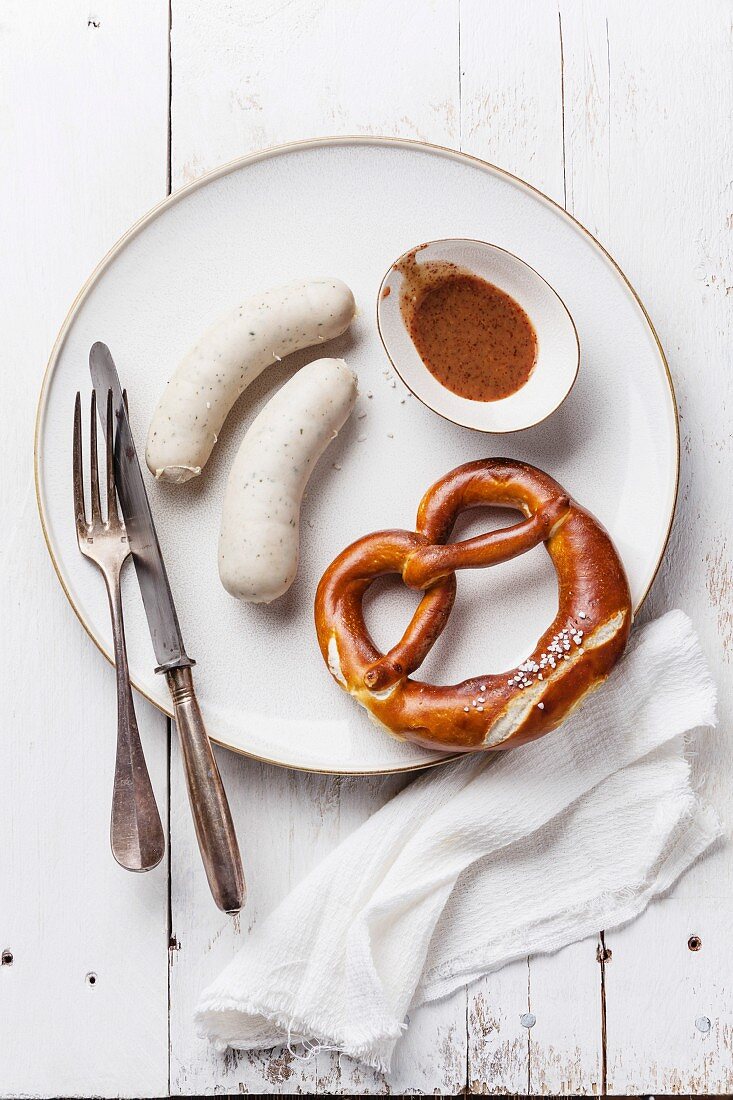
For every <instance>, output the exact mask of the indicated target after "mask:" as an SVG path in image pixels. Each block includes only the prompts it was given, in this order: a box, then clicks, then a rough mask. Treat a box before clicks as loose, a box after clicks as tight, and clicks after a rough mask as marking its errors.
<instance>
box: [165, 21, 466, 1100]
mask: <svg viewBox="0 0 733 1100" xmlns="http://www.w3.org/2000/svg"><path fill="white" fill-rule="evenodd" d="M405 42H406V40H405V30H404V11H402V10H400V8H399V5H397V6H395V5H394V4H393V3H391V2H390V0H346V2H344V0H298V2H296V3H292V4H277V5H273V4H271V3H269V2H267V0H256V2H254V3H249V4H246V5H232V4H229V3H226V2H225V0H215V2H213V3H210V4H208V5H206V6H205V7H202V5H200V4H199V3H197V2H195V0H174V2H173V18H172V77H173V96H172V149H173V158H172V168H173V183H174V186H178V185H180V184H182V183H185V182H187V181H188V180H190V179H193V178H195V177H196V176H197V175H199V174H200V173H201V172H203V171H204V170H206V169H209V168H211V167H213V166H214V165H216V164H218V163H220V162H222V161H226V160H228V159H230V158H232V157H234V156H237V155H239V154H242V153H246V152H248V151H250V150H252V149H256V148H261V147H264V146H268V145H273V144H277V143H279V142H283V141H286V140H291V139H298V138H303V137H310V136H315V135H317V134H323V133H386V134H398V135H402V136H407V137H418V138H425V139H427V140H430V141H434V142H438V143H444V144H448V145H457V144H458V136H459V133H458V127H459V118H458V103H459V99H458V85H459V70H458V3H457V0H450V2H449V3H445V2H438V0H431V2H429V3H425V4H420V5H417V6H414V7H413V8H412V9H411V11H410V19H409V49H406V48H405ZM219 759H220V761H221V763H222V770H223V773H224V777H225V781H226V782H227V785H228V790H229V792H230V798H231V802H232V809H233V813H234V816H235V819H236V821H237V824H238V826H239V829H240V834H241V838H242V846H243V850H244V854H245V862H246V863H247V867H248V875H249V881H250V884H251V896H250V901H249V903H248V906H247V909H246V911H245V912H244V913H243V914H242V917H241V927H242V929H243V930H246V928H248V927H250V926H251V925H252V923H253V922H254V921H256V920H259V919H261V917H262V916H263V915H264V914H265V913H266V912H268V911H269V909H270V908H272V906H273V905H274V904H275V903H276V901H277V900H278V899H279V898H280V897H282V896H283V895H284V894H285V893H286V891H287V890H288V889H289V888H290V887H291V886H292V885H293V884H294V883H295V882H296V881H297V880H298V879H299V878H300V877H301V876H302V875H303V874H304V873H305V872H306V870H307V869H308V867H310V866H312V865H313V864H314V863H315V862H316V861H317V860H318V859H319V858H320V857H321V856H322V855H324V854H325V853H326V852H327V851H330V850H331V849H332V848H333V846H334V845H335V844H337V843H338V841H339V839H340V838H341V837H342V836H345V835H346V834H347V832H349V831H350V830H351V829H353V828H355V827H356V826H357V825H358V824H359V823H360V822H361V821H363V820H364V819H365V818H366V817H368V816H369V815H370V814H371V813H372V812H374V810H375V809H376V808H377V807H378V806H379V805H381V804H382V802H384V800H385V799H386V798H387V797H389V795H390V794H391V793H392V792H393V791H394V790H395V789H396V786H398V785H399V784H400V783H401V782H404V780H396V779H390V780H379V779H368V778H365V779H359V780H356V779H353V780H352V779H347V780H338V779H329V778H325V777H312V776H305V775H298V774H295V773H292V774H290V773H288V772H284V771H280V770H278V769H276V768H272V767H267V766H265V765H258V764H254V763H252V762H250V761H246V760H238V759H236V758H235V757H233V756H231V755H228V754H225V753H224V754H222V753H220V754H219ZM176 776H177V771H176V768H175V762H174V771H173V791H172V827H173V832H174V836H175V842H176V847H175V850H174V868H173V871H174V873H173V914H174V925H175V931H176V934H177V936H178V938H179V940H180V942H181V949H180V951H179V952H176V958H175V962H174V965H173V968H172V971H171V1003H172V1013H171V1046H172V1065H171V1089H172V1091H173V1092H174V1093H183V1094H185V1093H195V1092H212V1091H230V1092H236V1091H237V1090H242V1091H248V1092H255V1093H256V1092H273V1091H277V1092H284V1093H290V1092H297V1091H302V1092H322V1093H331V1094H346V1095H350V1094H357V1093H370V1092H375V1093H382V1092H387V1091H392V1092H395V1091H397V1092H401V1091H403V1090H410V1091H413V1090H414V1091H424V1092H433V1091H437V1092H447V1093H453V1092H457V1091H459V1090H460V1089H461V1088H462V1087H463V1085H464V1082H465V1074H466V1053H465V1051H466V1026H465V1017H466V1004H465V996H464V995H463V994H462V993H460V994H458V995H457V996H456V997H455V998H452V999H451V1000H450V1001H448V1002H446V1003H445V1004H443V1005H442V1006H440V1007H437V1006H433V1007H431V1008H428V1009H425V1010H423V1011H421V1012H417V1013H415V1014H414V1018H413V1020H412V1022H411V1027H410V1031H409V1034H408V1037H407V1039H406V1040H405V1041H404V1043H403V1044H402V1046H401V1049H400V1052H399V1055H398V1057H397V1059H396V1064H395V1067H394V1071H393V1073H392V1074H391V1075H390V1077H389V1078H388V1079H385V1078H383V1077H382V1076H381V1075H378V1074H374V1073H372V1072H371V1071H369V1070H366V1069H365V1068H364V1067H362V1066H358V1065H356V1064H355V1063H353V1062H352V1061H351V1060H350V1059H348V1058H346V1057H343V1056H341V1057H338V1056H337V1055H335V1054H333V1053H330V1052H322V1053H320V1054H319V1055H318V1056H317V1057H315V1058H313V1059H310V1060H308V1061H301V1060H299V1059H298V1058H297V1057H294V1056H293V1055H292V1054H291V1053H290V1052H288V1051H287V1050H284V1051H283V1050H276V1051H273V1052H272V1053H269V1052H257V1053H253V1054H251V1055H236V1054H233V1053H231V1052H230V1053H229V1054H228V1055H226V1056H221V1055H216V1054H214V1053H212V1052H211V1051H210V1050H208V1049H207V1047H206V1044H205V1043H203V1041H201V1040H198V1039H197V1038H196V1037H195V1035H194V1034H193V1032H192V1025H191V1021H190V1017H191V1012H192V1010H193V1006H194V1004H195V1001H196V998H197V996H198V994H199V992H200V990H201V989H202V987H203V986H204V985H205V983H206V982H207V981H208V980H209V979H210V978H211V977H213V976H214V975H215V974H216V973H217V972H218V970H219V969H221V967H223V965H224V964H225V962H226V961H227V959H228V958H230V957H231V955H232V953H233V952H234V951H235V950H236V947H237V943H238V933H237V932H236V931H235V930H234V928H233V927H232V926H231V925H230V924H228V923H227V921H226V919H225V918H222V917H221V916H220V915H219V914H217V913H216V911H215V910H213V908H212V906H211V904H210V902H209V900H208V899H207V898H206V896H205V889H202V887H201V884H200V882H199V881H198V879H199V878H200V876H199V872H198V865H197V863H198V855H197V853H196V851H195V848H194V846H193V844H192V843H191V837H190V829H189V827H188V823H187V821H186V812H185V793H184V792H183V790H182V787H181V785H180V782H179V781H178V780H177V778H176ZM209 945H211V946H209ZM436 1036H437V1037H438V1040H437V1046H436ZM301 1053H302V1052H301Z"/></svg>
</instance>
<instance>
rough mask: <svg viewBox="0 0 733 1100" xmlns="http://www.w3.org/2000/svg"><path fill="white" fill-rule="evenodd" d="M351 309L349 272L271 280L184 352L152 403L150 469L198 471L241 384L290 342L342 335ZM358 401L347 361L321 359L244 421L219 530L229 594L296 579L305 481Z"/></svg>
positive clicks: (258, 593) (254, 593) (174, 473)
mask: <svg viewBox="0 0 733 1100" xmlns="http://www.w3.org/2000/svg"><path fill="white" fill-rule="evenodd" d="M355 310H356V307H355V304H354V297H353V295H352V293H351V291H350V290H349V288H348V287H347V286H346V285H345V284H344V283H342V282H340V281H339V280H337V279H313V280H309V281H307V282H299V283H292V284H290V285H288V286H284V287H278V288H277V289H275V290H270V291H267V292H266V293H264V294H261V295H259V296H258V297H256V298H253V299H251V300H250V301H249V302H247V303H245V304H244V305H243V306H240V307H238V308H237V309H235V310H233V311H232V312H231V313H230V314H228V315H227V316H226V317H223V318H222V319H221V320H220V321H218V322H217V323H216V324H215V325H214V326H213V327H212V328H210V329H209V330H208V332H206V333H205V334H204V336H203V337H202V339H201V340H200V341H199V342H198V343H197V344H196V346H195V347H194V348H193V349H192V350H191V351H190V352H189V353H188V355H187V356H186V357H185V358H184V359H183V361H182V362H181V364H180V366H179V368H178V370H177V371H176V373H175V374H174V376H173V378H172V379H171V380H170V382H169V383H168V385H167V387H166V389H165V391H164V393H163V396H162V398H161V400H160V402H159V404H158V407H157V409H156V410H155V413H154V415H153V419H152V422H151V425H150V430H149V433H148V442H147V448H146V460H147V464H148V467H149V469H150V471H151V473H153V474H154V475H155V477H156V478H159V479H161V480H163V481H170V482H174V483H181V482H185V481H188V480H189V479H190V478H192V477H196V476H197V475H198V474H200V472H201V470H202V468H203V466H204V465H205V464H206V461H207V460H208V458H209V456H210V454H211V451H212V449H213V447H214V444H215V443H216V440H217V437H218V435H219V432H220V431H221V427H222V425H223V423H224V420H225V419H226V417H227V414H228V413H229V410H230V409H231V407H232V405H233V404H234V402H235V401H236V400H237V398H238V397H239V396H240V394H241V393H242V392H243V391H244V390H245V389H246V387H247V386H248V385H249V384H250V383H251V382H252V381H253V380H254V379H255V378H256V377H257V376H258V375H259V374H260V373H261V372H262V371H263V370H264V369H265V367H267V366H268V365H270V364H272V363H276V362H279V360H280V359H282V358H284V357H285V356H286V355H289V354H290V353H291V352H294V351H297V350H299V349H301V348H306V347H312V346H314V345H316V344H320V343H321V342H325V341H326V340H331V339H333V338H334V337H336V336H340V335H341V334H342V333H343V332H345V331H346V329H347V328H348V326H349V324H350V323H351V321H352V319H353V317H354V313H355ZM355 401H356V378H355V376H354V374H353V372H352V371H351V370H350V369H349V368H348V367H347V366H346V364H345V363H344V362H343V360H339V359H323V360H318V361H317V362H315V363H311V364H309V365H308V366H307V367H304V368H303V369H302V370H301V371H299V372H298V373H297V374H296V375H295V376H294V377H293V378H291V379H290V381H289V382H287V383H286V384H285V385H284V386H283V387H282V389H281V390H280V391H279V392H278V393H277V394H275V396H274V397H273V398H271V400H270V401H269V402H268V404H267V405H266V406H265V408H264V409H263V410H262V412H261V413H260V414H259V416H258V417H257V418H256V420H255V421H254V422H253V424H252V425H251V427H250V428H249V430H248V432H247V434H246V435H245V438H244V440H243V442H242V444H241V447H240V449H239V452H238V454H237V456H236V458H235V461H234V465H233V466H232V470H231V472H230V475H229V481H228V483H227V488H226V492H225V496H224V507H223V512H222V524H221V533H220V541H219V572H220V576H221V580H222V583H223V584H224V587H225V588H226V589H227V591H228V592H230V593H231V594H232V595H234V596H238V597H240V598H241V599H245V600H249V601H252V602H255V603H269V602H270V601H271V600H274V599H276V598H277V597H278V596H280V595H282V594H283V593H284V592H285V591H287V589H288V588H289V587H290V584H291V583H292V581H293V578H294V576H295V572H296V570H297V563H298V546H299V514H300V504H301V500H302V496H303V492H304V490H305V486H306V482H307V480H308V477H309V475H310V473H311V471H312V469H313V467H314V466H315V464H316V462H317V461H318V458H319V457H320V455H321V454H322V452H323V451H324V449H325V448H326V446H327V445H328V443H329V442H330V440H331V439H333V438H334V437H335V436H336V434H337V433H338V431H339V429H340V428H341V427H342V425H343V424H344V423H345V421H346V420H347V418H348V416H349V414H350V413H351V410H352V409H353V407H354V403H355Z"/></svg>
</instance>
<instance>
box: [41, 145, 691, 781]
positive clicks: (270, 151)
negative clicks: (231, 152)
mask: <svg viewBox="0 0 733 1100" xmlns="http://www.w3.org/2000/svg"><path fill="white" fill-rule="evenodd" d="M328 145H386V146H393V147H396V148H404V149H421V150H423V151H427V152H431V153H439V154H440V155H441V156H446V157H451V158H453V159H455V160H458V161H463V162H467V163H469V164H471V165H473V166H475V167H478V168H481V169H483V170H484V171H488V172H490V173H495V174H496V175H499V176H503V177H505V178H506V179H509V180H511V181H513V183H515V184H516V185H518V186H520V187H522V188H523V189H524V190H526V191H528V192H530V193H531V194H533V195H535V196H537V197H538V198H540V199H541V200H542V201H543V202H545V203H547V205H548V206H550V207H552V208H553V209H554V210H556V211H557V212H558V213H559V214H561V215H562V217H564V218H567V220H568V221H570V222H572V223H573V225H575V226H576V228H577V229H579V230H580V231H581V233H583V234H584V235H585V236H586V237H587V238H588V239H589V240H591V241H592V242H593V243H594V244H595V245H596V247H597V248H598V249H599V250H600V252H601V253H602V254H603V256H605V258H606V259H607V260H608V262H609V263H610V264H611V266H612V267H613V268H614V270H615V271H616V273H617V274H618V275H619V276H620V278H621V279H622V281H623V282H624V284H625V285H626V287H627V288H628V290H629V291H630V292H631V294H632V296H633V297H634V299H635V301H636V303H637V305H638V306H639V308H640V310H641V312H642V314H643V316H644V319H645V321H646V323H647V325H648V326H649V330H650V332H651V334H652V336H653V337H654V342H655V344H656V347H657V351H658V353H659V359H660V362H661V364H662V367H663V368H664V373H665V376H666V378H667V385H668V386H669V393H670V397H671V399H672V410H673V413H674V417H673V419H674V431H675V442H676V447H675V466H676V469H675V486H674V496H673V499H672V508H671V510H670V517H669V523H668V525H667V531H666V533H665V536H664V541H663V543H662V548H661V551H660V554H659V557H658V559H657V562H656V565H655V566H654V571H653V573H652V576H651V578H650V580H649V583H648V585H647V587H646V589H645V590H644V592H643V593H642V595H641V597H640V599H639V601H638V603H637V604H636V606H635V608H634V613H636V612H638V611H639V608H640V607H641V606H642V604H643V603H644V600H645V599H646V598H647V596H648V595H649V590H650V589H651V587H652V585H653V584H654V581H655V579H656V576H657V573H658V572H659V567H660V566H661V564H662V560H663V558H664V554H665V551H666V549H667V544H668V542H669V536H670V532H671V530H672V523H673V521H674V515H675V511H676V507H677V497H678V495H679V484H680V429H679V409H678V405H677V395H676V394H675V389H674V382H673V381H672V374H671V372H670V369H669V364H668V363H667V357H666V355H665V354H664V349H663V347H662V344H661V341H660V339H659V336H658V335H657V331H656V329H655V328H654V325H653V323H652V319H651V317H650V316H649V314H648V312H647V309H646V307H645V305H644V303H643V302H642V300H641V298H640V297H639V295H638V293H637V292H636V290H635V289H634V287H633V286H632V284H631V283H630V282H629V280H628V278H627V277H626V275H625V274H624V272H623V271H622V270H621V268H620V267H619V265H618V264H617V263H616V261H615V260H614V258H613V256H611V254H610V253H609V252H608V250H607V249H606V248H604V246H603V245H602V244H601V242H600V241H599V240H598V239H597V238H596V237H594V236H593V234H592V233H591V232H590V230H588V229H586V227H585V226H584V225H582V224H581V222H579V221H578V220H577V218H574V217H573V215H572V214H569V213H568V211H567V210H565V208H564V207H562V206H560V204H559V203H557V202H555V200H554V199H551V198H550V197H549V196H548V195H545V194H544V192H543V191H540V190H539V189H538V188H537V187H533V186H532V184H531V183H527V181H526V180H523V179H522V178H521V177H520V176H515V175H514V174H513V173H512V172H508V171H507V170H506V169H505V168H499V167H497V165H495V164H491V163H490V162H489V161H486V160H482V159H481V158H480V157H474V156H471V154H470V153H462V152H460V151H459V150H458V149H450V148H448V147H447V146H445V145H433V144H431V143H430V142H426V141H416V140H414V139H412V138H400V137H374V136H372V135H350V134H349V135H344V136H333V137H316V138H306V139H304V140H301V141H290V142H286V143H285V144H283V145H272V146H269V147H268V148H266V149H260V150H259V151H258V152H256V153H247V154H245V155H243V156H241V157H235V158H234V160H230V161H227V162H226V163H224V164H221V165H219V167H218V168H213V169H212V170H211V171H210V172H206V173H205V174H204V175H202V176H199V177H198V179H195V180H193V181H192V182H191V183H188V184H186V185H185V186H183V187H180V188H179V189H178V190H177V191H173V192H172V193H171V194H170V195H167V196H166V197H165V198H164V199H162V200H161V202H159V203H156V205H155V206H153V207H152V208H151V209H150V210H149V211H148V212H147V213H146V214H143V216H142V217H141V218H139V219H138V221H136V222H134V224H133V225H132V226H130V228H129V229H128V230H127V232H126V233H124V234H123V235H122V236H121V237H120V239H119V240H118V241H117V242H116V243H115V244H114V245H113V246H112V248H111V249H110V250H109V252H107V254H106V255H105V256H104V257H103V258H102V260H100V262H99V263H98V264H97V266H96V267H95V268H94V270H93V271H92V273H91V275H90V276H89V278H88V279H87V280H86V282H85V283H84V285H83V286H82V288H81V290H80V291H79V293H78V294H77V295H76V298H75V299H74V300H73V302H72V303H71V307H70V309H69V312H68V313H67V314H66V317H65V318H64V322H63V324H62V326H61V328H60V329H59V333H58V336H57V337H56V340H55V342H54V345H53V348H52V349H51V355H50V357H49V360H48V363H47V365H46V369H45V371H44V375H43V381H42V383H41V392H40V394H39V398H38V406H37V409H36V422H35V431H34V439H33V469H34V481H35V490H36V504H37V506H38V514H39V516H40V519H41V527H42V529H43V537H44V540H45V543H46V549H47V550H48V553H49V557H50V558H51V561H52V563H53V567H54V569H55V571H56V576H57V577H58V579H59V583H60V585H61V588H62V590H63V592H64V594H65V596H66V598H67V600H68V601H69V603H70V605H71V607H72V609H73V611H74V614H75V615H76V617H77V618H78V620H79V622H80V623H81V625H82V626H83V627H84V630H85V631H86V632H87V634H88V635H89V637H90V638H91V640H92V641H93V642H94V644H95V646H96V647H97V649H98V650H99V651H100V653H101V654H102V655H103V656H104V657H105V658H106V659H107V660H108V661H109V663H110V664H111V665H114V659H113V657H112V654H111V653H110V652H108V651H107V649H105V647H104V645H103V644H102V642H101V641H100V640H99V639H98V638H97V637H96V635H95V633H94V631H93V630H92V627H91V625H90V623H88V622H87V620H86V619H85V617H84V615H83V614H82V612H81V610H80V609H79V608H78V607H77V605H76V603H75V602H74V600H73V599H72V597H71V592H70V591H69V588H68V586H67V584H66V580H65V578H64V575H63V573H62V572H61V567H60V564H59V562H58V560H57V558H56V555H55V553H54V550H53V546H52V545H51V540H50V538H49V533H48V526H47V522H46V513H45V511H44V506H43V494H42V491H41V476H40V440H41V429H42V425H43V418H44V413H45V409H46V399H47V395H48V388H49V384H50V381H51V377H52V375H53V372H54V370H55V368H56V364H57V362H58V357H59V354H60V352H61V349H62V347H63V345H64V341H65V340H66V335H67V333H68V331H69V329H70V327H71V324H72V322H73V320H74V318H75V317H76V314H77V312H78V310H79V308H80V306H81V305H82V303H83V302H84V300H85V299H86V297H87V295H88V294H89V292H90V291H91V290H92V288H93V287H94V286H95V284H96V283H97V282H98V280H99V279H100V278H101V276H102V274H103V273H104V271H105V270H106V269H107V267H108V266H109V264H110V263H111V262H112V261H113V260H114V259H115V257H116V256H117V255H118V253H119V252H121V251H122V249H123V248H124V247H125V246H126V245H127V244H128V243H129V242H130V241H131V240H133V239H134V238H135V237H136V236H137V235H138V234H139V233H140V232H142V230H143V229H145V227H146V226H147V225H149V224H150V223H151V222H152V221H154V220H155V219H156V218H157V217H158V215H159V214H161V213H162V212H163V211H164V210H166V209H167V208H168V207H170V206H173V205H175V204H176V203H177V202H180V200H181V199H184V198H186V196H187V195H190V194H192V192H194V191H197V190H198V189H199V188H200V187H205V186H206V184H207V183H210V182H212V180H216V179H219V178H220V177H221V176H226V175H229V173H230V172H236V171H238V170H239V169H240V168H243V167H244V166H245V165H247V164H254V163H256V162H257V161H260V160H267V159H269V158H270V157H275V156H279V155H281V154H283V153H288V152H291V151H292V150H294V149H308V148H312V149H315V148H318V147H321V146H328ZM380 338H381V334H380ZM131 682H132V686H133V687H134V688H135V690H136V691H137V692H139V694H140V695H142V696H143V698H145V699H147V700H148V702H149V703H152V705H153V706H154V707H155V708H156V710H159V711H160V712H161V713H162V714H165V715H166V716H167V717H168V718H171V719H173V718H174V715H173V709H172V707H168V706H165V705H162V704H161V703H160V701H159V700H157V699H154V698H153V697H152V696H151V695H149V694H148V692H146V691H145V690H144V689H143V688H141V687H140V685H139V684H137V683H136V682H135V680H134V679H132V677H131ZM211 740H212V741H213V742H214V743H215V744H217V745H220V746H221V747H222V748H225V749H229V750H231V752H235V753H237V754H238V755H240V756H247V757H249V758H250V759H252V760H259V761H260V762H261V763H263V764H274V765H275V766H276V767H280V768H290V769H292V770H293V771H302V772H310V773H312V774H315V775H364V776H368V775H398V774H400V773H401V772H413V771H424V770H425V769H427V768H435V767H437V766H438V765H439V764H447V763H448V762H449V761H451V760H457V759H458V758H459V757H460V756H462V755H464V754H463V753H450V754H447V755H444V756H439V757H438V758H437V759H435V760H428V761H426V762H424V763H422V764H413V765H409V766H406V767H399V768H388V769H386V770H382V769H375V770H372V771H359V772H344V771H340V770H338V771H333V770H331V769H328V768H309V767H306V766H303V765H298V764H284V763H283V762H282V761H281V760H270V759H269V758H268V757H266V756H259V755H258V754H257V753H252V752H247V750H246V749H241V748H239V747H237V746H235V745H231V744H229V743H228V742H226V741H220V740H218V739H217V738H216V737H213V736H212V738H211Z"/></svg>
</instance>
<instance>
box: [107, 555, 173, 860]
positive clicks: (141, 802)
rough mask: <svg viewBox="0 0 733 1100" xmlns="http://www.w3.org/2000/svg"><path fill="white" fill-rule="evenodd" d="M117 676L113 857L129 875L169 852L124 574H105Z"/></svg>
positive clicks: (111, 838)
mask: <svg viewBox="0 0 733 1100" xmlns="http://www.w3.org/2000/svg"><path fill="white" fill-rule="evenodd" d="M105 580H106V582H107V595H108V597H109V607H110V614H111V616H112V636H113V638H114V647H115V669H116V675H117V757H116V760H115V778H114V787H113V792H112V819H111V822H110V842H111V845H112V854H113V855H114V857H115V859H116V860H117V862H118V863H119V864H120V866H122V867H125V868H126V869H127V870H128V871H150V870H151V869H152V868H153V867H155V866H157V864H158V863H160V861H161V859H162V858H163V853H164V852H165V836H164V833H163V826H162V825H161V821H160V814H159V813H158V807H157V805H156V802H155V794H154V792H153V787H152V784H151V782H150V775H149V774H148V769H147V765H146V763H145V756H144V755H143V748H142V745H141V743H140V732H139V730H138V728H137V718H136V717H135V705H134V703H133V699H132V690H131V688H130V672H129V668H128V664H127V647H126V645H125V628H124V620H123V617H122V593H121V591H120V574H119V571H117V572H115V573H114V574H112V575H108V574H107V573H106V572H105Z"/></svg>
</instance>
